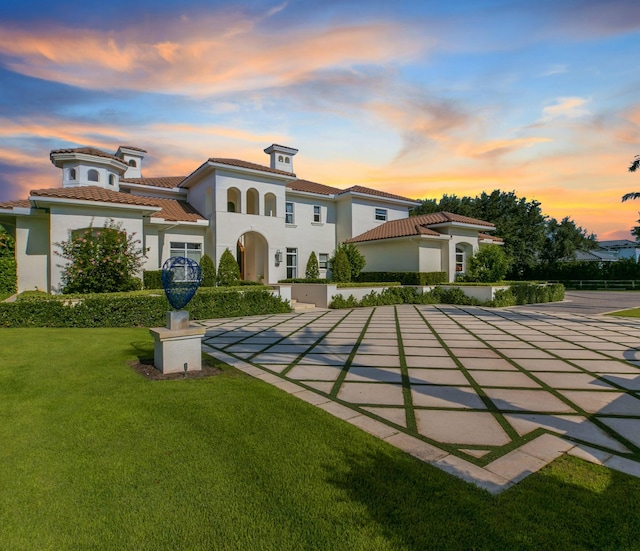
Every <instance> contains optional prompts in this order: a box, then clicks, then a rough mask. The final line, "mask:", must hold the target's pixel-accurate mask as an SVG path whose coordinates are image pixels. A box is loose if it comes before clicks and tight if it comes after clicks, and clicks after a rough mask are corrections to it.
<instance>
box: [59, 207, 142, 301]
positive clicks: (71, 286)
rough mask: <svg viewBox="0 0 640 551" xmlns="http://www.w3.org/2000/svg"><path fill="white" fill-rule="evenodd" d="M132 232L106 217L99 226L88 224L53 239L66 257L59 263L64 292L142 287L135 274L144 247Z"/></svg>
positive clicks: (104, 290) (94, 291)
mask: <svg viewBox="0 0 640 551" xmlns="http://www.w3.org/2000/svg"><path fill="white" fill-rule="evenodd" d="M134 235H135V234H131V235H129V234H127V232H126V231H125V230H123V229H122V225H121V224H116V223H115V222H114V221H113V220H107V221H106V222H105V224H104V227H102V228H94V227H93V226H90V227H89V228H86V229H84V230H80V231H78V232H76V233H75V235H74V236H72V238H71V239H70V240H69V241H62V242H60V243H54V244H55V245H56V246H57V247H59V248H60V252H57V254H58V256H61V257H62V258H63V259H65V260H66V261H67V263H66V264H65V265H64V266H62V268H63V269H62V273H61V278H62V292H63V293H113V292H117V291H133V290H135V289H140V288H141V287H142V282H141V281H140V279H138V278H137V277H135V274H136V273H138V272H139V271H140V269H141V267H142V263H143V261H144V258H145V251H144V250H143V249H142V248H141V247H140V246H139V245H140V240H137V239H134Z"/></svg>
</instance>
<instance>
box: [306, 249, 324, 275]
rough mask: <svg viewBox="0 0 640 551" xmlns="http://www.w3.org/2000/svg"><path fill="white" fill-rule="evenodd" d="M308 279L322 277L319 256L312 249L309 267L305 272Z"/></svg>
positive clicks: (308, 262)
mask: <svg viewBox="0 0 640 551" xmlns="http://www.w3.org/2000/svg"><path fill="white" fill-rule="evenodd" d="M304 275H305V277H306V279H318V278H319V277H320V268H319V266H318V257H317V256H316V253H315V252H314V251H311V254H310V255H309V260H307V268H306V270H305V273H304Z"/></svg>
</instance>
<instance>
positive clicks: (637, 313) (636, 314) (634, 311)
mask: <svg viewBox="0 0 640 551" xmlns="http://www.w3.org/2000/svg"><path fill="white" fill-rule="evenodd" d="M607 316H620V317H623V318H640V308H630V309H629V310H620V311H619V312H612V313H610V314H607Z"/></svg>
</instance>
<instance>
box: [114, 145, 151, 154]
mask: <svg viewBox="0 0 640 551" xmlns="http://www.w3.org/2000/svg"><path fill="white" fill-rule="evenodd" d="M118 149H131V150H133V151H140V152H142V153H148V151H147V150H146V149H142V148H141V147H135V146H133V145H119V146H118Z"/></svg>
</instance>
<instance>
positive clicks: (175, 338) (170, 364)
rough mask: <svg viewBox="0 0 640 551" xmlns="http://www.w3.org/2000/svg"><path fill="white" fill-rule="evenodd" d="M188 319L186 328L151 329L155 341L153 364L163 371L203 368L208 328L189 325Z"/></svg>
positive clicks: (178, 371)
mask: <svg viewBox="0 0 640 551" xmlns="http://www.w3.org/2000/svg"><path fill="white" fill-rule="evenodd" d="M188 319H189V318H187V328H186V329H169V328H167V327H153V328H151V329H149V332H150V333H151V334H152V335H153V339H154V341H155V344H154V347H153V352H154V354H153V365H154V366H155V367H156V369H159V370H160V371H162V373H184V372H185V371H201V370H202V338H203V337H204V334H205V331H206V328H205V327H200V326H193V325H192V326H189V325H188Z"/></svg>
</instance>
